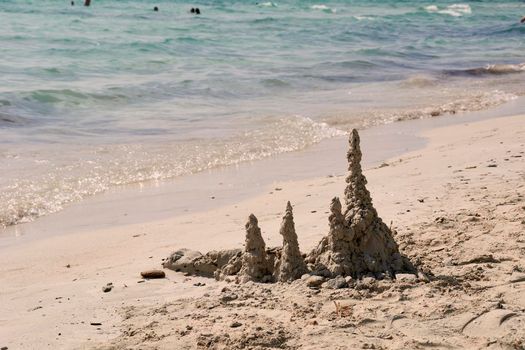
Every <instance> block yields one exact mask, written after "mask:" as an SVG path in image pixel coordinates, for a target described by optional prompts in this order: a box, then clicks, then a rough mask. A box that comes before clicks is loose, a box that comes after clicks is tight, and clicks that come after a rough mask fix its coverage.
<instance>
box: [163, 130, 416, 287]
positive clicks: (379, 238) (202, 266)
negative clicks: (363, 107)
mask: <svg viewBox="0 0 525 350" xmlns="http://www.w3.org/2000/svg"><path fill="white" fill-rule="evenodd" d="M359 143H360V139H359V134H358V132H357V130H355V129H354V130H352V132H351V133H350V137H349V150H348V153H347V159H348V176H347V178H346V183H347V186H346V189H345V207H344V209H343V206H342V205H341V202H340V201H339V198H337V197H335V198H334V199H332V203H331V205H330V212H331V214H330V216H329V218H328V220H329V225H330V229H329V232H328V235H327V236H325V237H323V238H322V239H321V241H320V242H319V244H318V245H317V247H316V248H315V249H313V250H312V251H311V252H310V253H309V254H308V255H307V256H306V258H304V257H303V255H302V254H301V252H300V250H299V244H298V241H297V233H296V232H295V223H294V219H293V209H292V205H291V204H290V202H288V203H287V206H286V212H285V214H284V216H283V221H282V224H281V229H280V233H281V235H282V236H283V245H282V247H278V248H271V249H268V248H266V245H265V243H264V240H263V238H262V236H261V229H260V228H259V226H258V221H257V218H256V217H255V215H253V214H251V215H250V217H249V219H248V222H247V223H246V241H245V247H244V250H226V251H219V252H215V251H213V252H209V253H207V254H206V255H202V254H201V253H199V252H195V251H190V250H179V251H177V252H175V253H173V254H172V255H171V256H170V257H169V258H168V259H167V260H166V262H165V263H164V264H163V265H164V267H166V268H170V269H173V270H176V271H183V272H186V273H190V274H197V275H203V276H214V277H215V278H216V279H218V280H236V281H237V282H241V283H243V282H247V281H254V282H278V281H279V282H291V281H294V280H296V279H299V278H301V276H303V275H304V274H305V273H308V274H311V275H317V276H323V277H326V278H332V279H333V278H340V277H341V276H343V277H345V276H351V277H352V278H361V277H364V276H370V277H376V278H383V277H385V276H388V277H391V278H395V274H396V273H401V272H405V273H406V272H410V273H415V272H416V271H415V269H414V267H413V266H412V265H411V263H410V262H409V260H408V259H407V258H406V257H404V256H402V255H401V254H400V253H399V249H398V246H397V244H396V242H395V241H394V238H393V234H392V231H391V230H390V228H388V226H387V225H386V224H385V223H384V222H383V221H382V220H381V218H380V217H379V216H378V214H377V211H376V209H375V208H374V206H373V205H372V199H371V197H370V192H368V190H367V188H366V184H367V181H366V178H365V176H364V175H363V173H362V169H361V157H362V154H361V149H360V145H359Z"/></svg>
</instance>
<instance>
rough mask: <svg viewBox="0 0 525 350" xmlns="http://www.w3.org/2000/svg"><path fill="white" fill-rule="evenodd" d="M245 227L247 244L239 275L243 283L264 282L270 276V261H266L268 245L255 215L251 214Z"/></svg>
mask: <svg viewBox="0 0 525 350" xmlns="http://www.w3.org/2000/svg"><path fill="white" fill-rule="evenodd" d="M245 227H246V244H245V247H244V253H243V255H242V267H241V271H240V272H239V275H241V278H242V281H243V282H246V281H262V280H263V279H264V278H265V276H267V275H268V261H267V259H266V245H265V244H264V240H263V238H262V236H261V229H260V228H259V226H258V221H257V218H256V217H255V215H253V214H250V217H249V218H248V222H247V223H246V226H245Z"/></svg>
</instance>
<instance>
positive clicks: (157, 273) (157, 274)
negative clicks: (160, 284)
mask: <svg viewBox="0 0 525 350" xmlns="http://www.w3.org/2000/svg"><path fill="white" fill-rule="evenodd" d="M140 275H141V276H142V277H143V278H164V277H166V274H165V273H164V271H162V270H147V271H142V272H141V273H140Z"/></svg>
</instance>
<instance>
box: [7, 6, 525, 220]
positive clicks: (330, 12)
mask: <svg viewBox="0 0 525 350" xmlns="http://www.w3.org/2000/svg"><path fill="white" fill-rule="evenodd" d="M81 2H82V1H80V0H76V5H75V6H70V1H61V0H1V1H0V225H10V224H15V223H18V222H21V221H22V222H23V221H27V220H31V219H33V218H35V217H37V216H39V215H43V214H46V213H50V212H54V211H57V210H60V209H61V208H63V207H64V206H65V205H66V204H67V203H70V202H72V201H77V200H80V199H82V198H85V197H86V196H89V195H93V194H95V193H99V192H102V191H104V190H106V189H108V188H110V187H112V186H117V185H122V184H129V183H134V182H139V181H147V180H152V179H168V178H172V177H175V176H179V175H182V174H190V173H194V172H197V171H201V170H204V169H209V168H212V167H216V166H222V165H229V164H235V163H238V162H242V161H247V160H257V159H261V158H263V157H268V156H271V155H274V154H278V153H282V152H289V151H296V150H300V149H304V148H305V147H308V146H309V145H312V144H314V143H316V142H319V141H321V140H322V139H325V138H329V137H334V136H336V135H341V134H344V133H345V132H346V130H348V128H349V127H351V126H366V125H373V124H378V123H385V122H391V121H395V120H400V119H410V118H423V117H431V116H436V115H440V114H444V113H457V112H461V111H466V110H479V109H485V108H488V107H491V106H495V105H498V104H501V103H503V102H505V101H508V100H512V99H514V98H516V97H517V96H519V95H523V94H524V92H525V83H524V79H525V74H523V73H525V65H524V62H525V25H521V24H520V23H519V20H520V18H521V17H522V16H524V15H525V4H524V3H523V2H522V1H469V2H462V3H461V2H454V1H438V2H436V1H428V2H424V1H391V0H381V1H380V0H375V1H374V0H372V1H370V0H347V1H341V0H329V1H305V0H301V1H292V0H285V1H275V2H264V1H259V2H257V1H237V2H236V1H217V0H214V1H198V2H195V3H189V2H185V1H180V0H169V1H167V0H158V1H149V0H148V1H145V0H143V1H138V0H118V1H117V0H93V1H92V6H91V7H89V8H86V7H84V6H81ZM154 6H158V7H159V9H160V11H159V12H154V11H153V7H154ZM191 7H199V8H200V10H201V13H202V14H201V15H200V16H196V15H193V14H191V13H190V12H189V10H190V8H191Z"/></svg>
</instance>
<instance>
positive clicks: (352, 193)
mask: <svg viewBox="0 0 525 350" xmlns="http://www.w3.org/2000/svg"><path fill="white" fill-rule="evenodd" d="M359 143H360V139H359V134H358V132H357V130H355V129H354V130H352V132H351V133H350V137H349V150H348V153H347V159H348V176H347V177H346V182H347V186H346V189H345V209H344V212H342V208H341V203H340V202H339V200H338V199H337V198H334V199H333V200H332V203H331V207H330V210H331V215H330V218H329V221H330V233H329V235H328V236H327V237H325V238H323V239H322V240H321V242H320V243H319V245H318V247H317V248H316V249H314V250H313V251H312V252H311V253H310V254H309V256H308V258H307V261H308V262H309V264H310V265H309V267H310V269H311V270H312V271H313V272H315V273H317V274H321V275H325V276H328V277H333V276H338V275H345V276H353V277H360V276H363V275H367V274H379V273H388V274H389V275H394V274H395V273H396V272H397V271H402V270H403V268H404V266H403V265H404V264H405V261H404V260H403V258H402V256H401V255H400V254H399V250H398V246H397V244H396V242H395V241H394V238H393V236H392V232H391V231H390V229H389V228H388V227H387V226H386V225H385V224H384V223H383V221H382V220H381V218H379V216H378V215H377V211H376V209H375V208H374V207H373V205H372V199H371V197H370V192H368V189H367V188H366V184H367V181H366V178H365V176H364V175H363V172H362V169H361V157H362V154H361V148H360V145H359Z"/></svg>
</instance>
